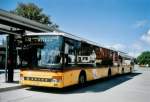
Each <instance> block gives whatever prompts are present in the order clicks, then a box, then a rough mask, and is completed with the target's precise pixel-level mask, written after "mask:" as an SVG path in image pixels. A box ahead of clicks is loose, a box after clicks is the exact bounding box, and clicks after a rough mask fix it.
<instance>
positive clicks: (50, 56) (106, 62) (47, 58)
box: [20, 32, 133, 88]
mask: <svg viewBox="0 0 150 102" xmlns="http://www.w3.org/2000/svg"><path fill="white" fill-rule="evenodd" d="M22 53H23V54H22V56H21V57H20V59H21V60H22V65H23V68H21V72H20V83H21V84H22V85H29V86H41V87H55V88H63V87H67V86H71V85H75V84H81V85H83V84H85V83H86V82H87V81H91V80H96V79H100V78H105V77H111V76H114V75H117V74H123V73H129V72H132V70H133V66H132V58H131V57H129V56H127V55H126V54H124V53H122V52H118V51H115V50H112V49H108V48H105V47H102V46H99V45H98V44H96V43H94V42H92V41H88V40H85V39H82V38H80V37H77V36H74V35H72V34H68V33H65V32H53V33H52V32H51V33H31V34H28V35H27V36H25V42H24V45H23V52H22Z"/></svg>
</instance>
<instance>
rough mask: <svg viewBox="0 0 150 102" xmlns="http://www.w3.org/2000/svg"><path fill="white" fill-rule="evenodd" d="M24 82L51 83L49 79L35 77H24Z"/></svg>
mask: <svg viewBox="0 0 150 102" xmlns="http://www.w3.org/2000/svg"><path fill="white" fill-rule="evenodd" d="M24 80H30V81H40V82H41V81H42V82H51V80H52V79H50V78H37V77H24Z"/></svg>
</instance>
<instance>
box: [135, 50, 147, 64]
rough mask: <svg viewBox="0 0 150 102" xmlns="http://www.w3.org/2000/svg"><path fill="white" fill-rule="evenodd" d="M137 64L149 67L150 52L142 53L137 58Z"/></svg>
mask: <svg viewBox="0 0 150 102" xmlns="http://www.w3.org/2000/svg"><path fill="white" fill-rule="evenodd" d="M137 62H138V63H139V64H141V65H147V64H148V65H149V66H150V51H145V52H142V54H141V55H139V56H138V57H137Z"/></svg>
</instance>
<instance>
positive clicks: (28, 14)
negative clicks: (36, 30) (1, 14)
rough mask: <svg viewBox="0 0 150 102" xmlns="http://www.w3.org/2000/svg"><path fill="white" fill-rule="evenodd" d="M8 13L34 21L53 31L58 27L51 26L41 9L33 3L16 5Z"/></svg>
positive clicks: (48, 18)
mask: <svg viewBox="0 0 150 102" xmlns="http://www.w3.org/2000/svg"><path fill="white" fill-rule="evenodd" d="M10 12H11V13H14V14H17V15H19V16H22V17H25V18H28V19H31V20H34V21H36V22H39V23H42V24H46V25H48V26H50V27H52V28H54V29H56V28H58V25H56V24H53V23H52V21H51V20H50V17H49V16H47V15H46V14H44V13H43V9H42V8H39V7H38V6H37V5H35V4H33V3H28V4H24V3H18V6H17V7H16V9H15V10H13V11H10Z"/></svg>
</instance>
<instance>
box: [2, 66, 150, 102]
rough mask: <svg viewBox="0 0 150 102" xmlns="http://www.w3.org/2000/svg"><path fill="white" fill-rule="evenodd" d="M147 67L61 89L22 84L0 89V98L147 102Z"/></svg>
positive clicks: (12, 101)
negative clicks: (15, 87) (82, 85)
mask: <svg viewBox="0 0 150 102" xmlns="http://www.w3.org/2000/svg"><path fill="white" fill-rule="evenodd" d="M149 100H150V68H137V67H136V71H135V72H134V73H133V74H127V75H122V76H117V77H114V78H112V79H110V80H98V81H94V82H91V83H89V84H88V86H87V87H85V88H79V87H76V86H74V87H69V88H66V89H64V90H58V89H50V88H49V89H47V88H30V87H26V88H22V89H15V90H11V91H4V92H0V102H149Z"/></svg>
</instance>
